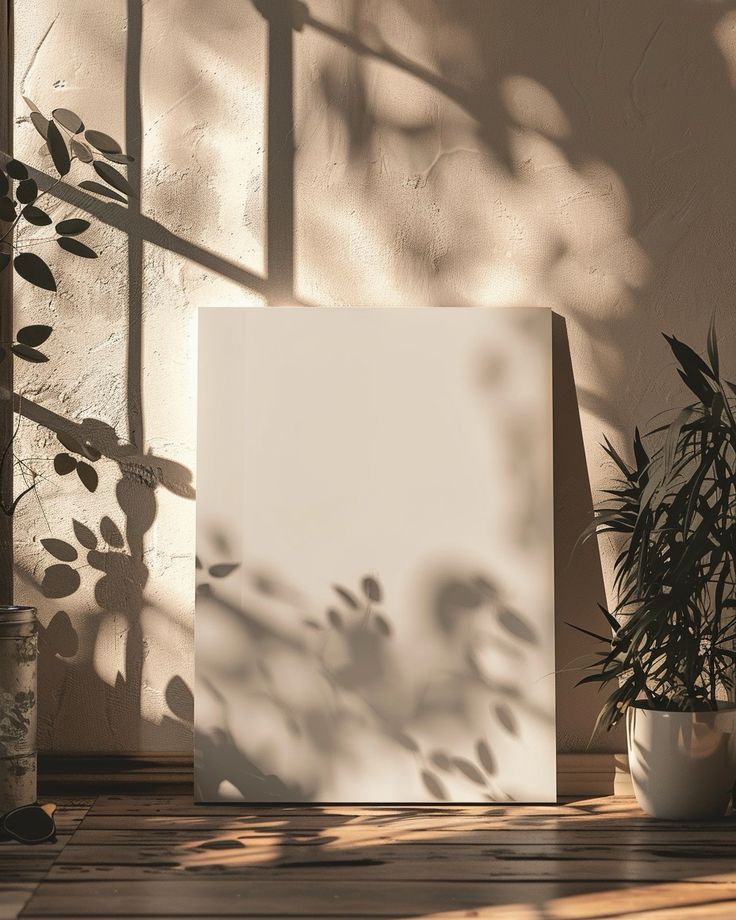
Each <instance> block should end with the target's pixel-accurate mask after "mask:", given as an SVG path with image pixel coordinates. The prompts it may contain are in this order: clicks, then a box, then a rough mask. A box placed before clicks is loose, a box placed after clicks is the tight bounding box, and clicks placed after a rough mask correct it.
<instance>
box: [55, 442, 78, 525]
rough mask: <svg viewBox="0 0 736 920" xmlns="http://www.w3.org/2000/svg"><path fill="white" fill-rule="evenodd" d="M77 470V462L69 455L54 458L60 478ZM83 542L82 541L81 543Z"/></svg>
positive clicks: (58, 455)
mask: <svg viewBox="0 0 736 920" xmlns="http://www.w3.org/2000/svg"><path fill="white" fill-rule="evenodd" d="M76 468H77V461H76V460H75V459H74V457H71V456H70V455H69V454H57V455H56V456H55V457H54V469H55V470H56V472H57V473H58V474H59V476H66V475H67V474H68V473H72V472H73V471H74V470H76ZM80 542H81V541H80Z"/></svg>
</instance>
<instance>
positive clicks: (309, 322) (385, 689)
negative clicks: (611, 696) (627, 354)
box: [195, 308, 556, 803]
mask: <svg viewBox="0 0 736 920" xmlns="http://www.w3.org/2000/svg"><path fill="white" fill-rule="evenodd" d="M551 378H552V375H551V314H550V312H549V311H547V310H538V309H480V308H459V309H456V308H447V309H437V308H433V309H429V308H427V309H425V308H344V309H340V308H270V309H267V308H258V309H232V308H222V309H220V308H214V309H206V310H201V311H200V314H199V378H198V388H199V420H198V461H197V467H198V469H197V545H198V573H197V574H198V589H197V610H196V629H195V633H196V694H195V723H196V742H195V747H196V752H195V753H196V757H195V768H196V796H197V798H198V799H199V800H200V801H228V800H236V801H239V800H244V801H253V802H264V801H281V802H375V803H381V802H388V803H393V802H438V801H447V802H480V803H483V802H488V801H509V800H513V801H527V802H529V801H534V802H542V801H553V800H554V799H555V795H556V786H555V723H554V677H553V671H554V625H553V542H552V537H553V534H552V530H553V506H552V422H551V420H552V393H551V388H552V379H551ZM379 594H380V599H378V600H377V599H376V598H377V597H378V596H379ZM371 598H373V599H371Z"/></svg>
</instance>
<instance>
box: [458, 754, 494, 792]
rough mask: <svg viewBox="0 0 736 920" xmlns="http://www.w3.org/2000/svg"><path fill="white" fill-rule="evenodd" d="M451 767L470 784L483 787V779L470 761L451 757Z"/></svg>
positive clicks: (484, 781) (484, 782)
mask: <svg viewBox="0 0 736 920" xmlns="http://www.w3.org/2000/svg"><path fill="white" fill-rule="evenodd" d="M452 765H453V767H455V768H456V769H457V770H459V771H460V772H461V773H462V774H463V776H465V777H466V778H467V779H469V780H470V781H471V782H473V783H476V784H477V785H478V786H485V784H486V780H485V777H484V776H483V774H482V773H481V772H480V770H479V769H478V768H477V767H476V765H475V764H474V763H472V762H471V761H469V760H466V759H465V758H464V757H453V758H452Z"/></svg>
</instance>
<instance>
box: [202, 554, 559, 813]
mask: <svg viewBox="0 0 736 920" xmlns="http://www.w3.org/2000/svg"><path fill="white" fill-rule="evenodd" d="M204 569H205V567H204V566H202V569H201V570H202V571H203V576H202V577H203V578H204V580H203V581H200V584H199V585H198V589H197V595H198V601H197V606H198V616H199V627H198V629H199V632H198V636H199V638H198V662H197V693H198V711H199V723H198V728H197V731H196V735H195V765H196V778H195V785H196V795H195V797H196V798H198V799H199V800H201V801H210V802H213V801H228V800H232V801H237V800H244V801H257V802H285V803H288V802H300V801H302V802H304V801H307V802H308V801H315V800H317V801H319V800H320V799H321V800H324V799H325V798H330V797H332V796H333V795H334V792H333V793H332V794H327V795H325V790H326V789H333V790H334V789H335V788H337V787H335V786H333V785H331V783H332V782H333V779H334V777H335V775H337V774H341V776H342V778H341V779H339V780H338V782H339V783H342V784H343V786H341V788H344V789H345V790H348V789H350V790H351V792H347V794H348V795H350V794H352V795H355V796H360V795H361V794H363V792H362V791H361V790H364V789H365V788H366V787H364V786H363V785H362V783H363V782H364V781H365V777H366V776H369V775H370V773H371V771H372V770H375V769H381V770H384V771H385V763H386V762H389V761H390V762H391V763H394V764H395V770H396V771H397V773H400V774H402V775H401V776H399V777H398V779H399V780H400V782H399V783H398V785H396V781H397V775H394V776H393V777H392V782H393V783H394V786H393V787H392V788H393V790H394V792H395V793H396V794H397V795H403V797H404V798H408V800H412V798H413V800H415V801H424V800H425V799H428V800H429V801H431V800H432V799H435V800H440V801H478V800H488V801H495V802H497V801H501V802H503V801H508V800H509V799H510V798H511V796H510V794H509V792H508V791H507V789H505V788H504V786H505V785H506V783H507V782H508V781H509V780H511V785H512V787H513V771H511V770H509V762H510V761H511V760H513V757H514V756H517V755H515V754H514V753H513V750H514V749H515V746H517V745H521V746H522V747H523V746H525V745H528V743H529V737H528V735H527V737H526V739H525V738H523V737H520V733H521V732H522V726H525V731H527V732H528V731H529V729H530V726H532V725H541V724H549V721H550V719H551V711H550V712H545V711H542V710H537V709H536V708H535V707H536V705H537V704H536V703H535V702H534V701H532V699H531V698H530V695H529V694H528V689H529V688H528V687H527V686H526V685H525V683H524V677H523V675H524V673H525V655H526V650H527V649H529V648H534V647H535V646H537V645H538V642H539V639H538V636H537V633H536V630H535V629H534V627H533V626H532V624H531V623H530V622H529V621H528V620H527V619H526V618H525V617H524V616H523V615H522V614H520V613H519V612H518V611H515V610H513V609H511V608H510V607H509V606H508V605H507V604H504V602H503V600H502V597H501V595H500V593H499V590H498V589H497V588H496V587H495V585H494V584H493V583H492V581H491V579H489V578H488V576H487V575H484V576H481V575H477V574H473V573H472V572H464V571H461V570H459V569H458V568H457V567H456V564H455V565H452V566H445V567H443V566H441V565H438V564H433V565H432V566H430V567H429V568H428V569H427V571H426V572H425V573H424V575H423V576H422V585H423V587H422V589H421V595H422V597H424V598H425V600H424V602H423V610H424V613H423V618H422V621H421V623H420V624H418V627H417V630H416V631H415V632H414V633H413V634H414V635H415V640H414V642H413V643H412V645H413V654H412V655H407V648H406V636H404V639H403V640H402V642H401V643H400V644H398V645H397V644H396V638H395V626H394V623H393V622H392V621H393V617H392V616H391V612H390V609H391V608H390V599H389V598H383V596H382V588H381V586H380V581H379V580H378V579H377V578H374V577H367V578H366V579H365V580H364V581H363V585H362V588H361V587H359V588H358V590H354V589H353V588H352V587H348V586H345V585H334V586H333V590H334V602H333V603H332V604H330V605H328V606H327V607H326V608H325V609H324V610H321V611H319V612H314V611H313V610H312V609H311V607H310V604H309V603H307V602H306V601H305V600H304V599H303V598H302V597H301V596H300V594H299V592H298V591H296V590H295V589H294V588H293V586H291V585H289V584H288V581H286V580H284V579H281V578H278V577H275V576H274V575H273V573H272V574H271V575H270V576H269V580H268V589H267V590H264V582H263V579H262V578H261V577H260V575H259V573H258V572H257V571H251V570H248V569H247V568H244V567H243V566H241V565H233V564H231V565H227V566H222V565H213V566H209V567H207V569H206V571H205V570H204ZM232 578H235V579H236V580H237V584H238V590H239V592H240V595H241V596H242V597H243V603H242V604H238V603H237V602H235V601H234V600H232V598H233V597H235V596H236V594H237V593H238V592H235V593H234V592H233V590H232V589H231V590H229V591H228V590H223V589H222V586H223V585H224V586H225V587H227V586H226V585H225V583H224V582H222V581H221V579H225V580H227V579H232ZM488 650H490V651H492V653H493V655H494V656H495V657H494V658H493V663H490V661H489V659H488V657H487V656H486V655H485V652H486V651H488ZM420 660H421V661H422V662H423V663H422V664H421V665H420V664H418V662H419V661H420ZM499 662H503V664H502V668H503V674H501V671H500V670H499ZM448 726H451V729H450V730H449V731H448ZM350 739H352V740H350ZM443 739H455V740H452V741H450V740H446V741H445V742H443ZM356 741H357V743H358V744H359V745H360V746H361V750H362V751H363V753H362V754H361V758H363V759H364V760H365V763H362V764H361V765H360V776H362V777H363V780H361V778H360V776H355V777H352V778H350V780H349V781H347V777H348V776H350V774H351V772H352V770H351V769H348V768H347V765H348V764H349V763H351V762H354V758H355V757H356V756H357V755H356V749H354V748H353V745H354V744H355V743H356ZM517 754H518V752H517ZM382 761H383V762H382ZM354 766H355V767H357V764H354ZM504 777H505V778H504ZM369 782H370V781H369ZM402 789H403V790H404V791H403V792H402V791H401V790H402ZM379 797H380V796H379ZM383 798H384V799H388V800H391V798H392V795H391V793H389V792H387V791H386V790H385V789H384V793H383Z"/></svg>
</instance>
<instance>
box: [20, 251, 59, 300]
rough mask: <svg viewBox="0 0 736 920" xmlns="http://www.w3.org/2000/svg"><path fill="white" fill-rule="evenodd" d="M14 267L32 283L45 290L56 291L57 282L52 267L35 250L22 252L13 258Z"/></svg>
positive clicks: (22, 276) (24, 278)
mask: <svg viewBox="0 0 736 920" xmlns="http://www.w3.org/2000/svg"><path fill="white" fill-rule="evenodd" d="M13 268H14V269H15V270H16V272H18V274H19V275H20V276H21V278H23V280H24V281H28V282H29V283H30V284H35V285H36V287H40V288H43V289H44V290H45V291H55V290H56V282H55V281H54V276H53V275H52V274H51V269H50V268H49V267H48V265H47V264H46V263H45V262H44V260H43V259H42V258H41V257H40V256H37V255H36V254H35V252H21V253H20V255H17V256H16V257H15V259H14V260H13Z"/></svg>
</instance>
